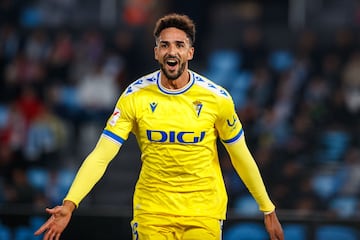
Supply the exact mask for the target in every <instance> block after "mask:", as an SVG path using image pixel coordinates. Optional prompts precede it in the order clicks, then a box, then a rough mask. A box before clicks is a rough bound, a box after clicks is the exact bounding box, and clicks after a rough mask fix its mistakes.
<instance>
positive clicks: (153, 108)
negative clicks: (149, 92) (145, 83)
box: [150, 102, 157, 112]
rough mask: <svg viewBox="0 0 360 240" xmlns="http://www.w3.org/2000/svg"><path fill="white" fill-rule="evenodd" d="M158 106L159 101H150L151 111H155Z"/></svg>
mask: <svg viewBox="0 0 360 240" xmlns="http://www.w3.org/2000/svg"><path fill="white" fill-rule="evenodd" d="M156 107H157V103H156V102H152V103H150V108H151V112H154V111H155V108H156Z"/></svg>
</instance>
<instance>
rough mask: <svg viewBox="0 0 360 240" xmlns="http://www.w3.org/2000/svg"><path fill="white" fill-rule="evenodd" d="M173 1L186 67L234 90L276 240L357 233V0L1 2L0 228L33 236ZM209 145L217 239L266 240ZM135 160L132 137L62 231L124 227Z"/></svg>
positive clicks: (78, 234) (106, 233)
mask: <svg viewBox="0 0 360 240" xmlns="http://www.w3.org/2000/svg"><path fill="white" fill-rule="evenodd" d="M173 11H175V12H179V13H185V14H188V15H189V16H190V17H192V18H193V19H194V20H195V22H196V24H197V28H198V33H197V40H196V44H195V47H196V53H195V59H194V60H193V61H192V62H191V63H190V67H191V68H192V69H193V70H195V71H197V72H199V73H202V74H203V75H205V76H207V77H209V78H210V79H212V80H214V81H215V82H218V83H219V84H221V85H223V86H224V87H226V88H227V89H228V90H229V91H230V92H231V94H232V95H233V97H234V101H235V103H236V107H237V110H238V113H239V115H240V117H241V120H242V122H243V125H244V129H245V132H246V135H247V139H248V144H249V147H250V149H251V150H252V152H253V154H254V157H255V159H256V161H257V163H258V165H259V167H260V169H261V172H262V174H263V176H264V181H265V183H266V185H267V187H268V190H269V193H270V195H271V197H272V198H273V200H274V201H275V203H276V205H277V209H278V213H279V217H280V219H281V221H282V223H283V227H284V229H285V236H286V239H290V240H301V239H310V240H311V239H315V240H325V239H326V240H331V239H337V240H338V239H342V240H352V239H360V235H359V234H360V233H359V231H360V230H359V229H360V118H359V115H360V51H359V50H360V48H359V47H360V38H359V37H360V35H359V27H360V2H359V1H357V0H343V1H336V0H327V1H321V0H289V1H285V0H278V1H255V0H254V1H240V0H239V1H235V0H233V1H230V0H224V1H216V0H208V1H205V0H198V1H190V0H185V1H180V0H178V1H176V0H123V1H117V0H102V1H100V0H88V1H80V0H31V1H25V0H2V1H1V2H0V239H1V240H8V239H15V240H24V239H39V238H35V237H33V236H32V233H33V231H34V229H36V228H37V227H38V226H39V224H41V223H42V222H43V221H44V220H45V219H46V218H47V216H46V214H45V213H44V208H45V207H48V206H54V205H57V204H60V203H61V200H62V198H63V196H64V195H65V194H66V191H67V189H68V187H69V185H70V183H71V181H72V179H73V177H74V174H75V172H76V170H77V168H78V167H79V165H80V163H81V162H82V160H83V159H84V157H85V156H86V155H87V154H88V153H89V151H91V149H92V148H93V147H94V144H95V143H96V141H97V139H98V137H99V134H100V133H101V131H102V128H103V127H104V124H105V121H106V119H107V118H108V116H109V114H110V113H111V112H112V108H113V105H114V103H115V101H116V99H117V97H118V96H119V94H120V93H121V91H122V90H123V89H124V88H125V87H126V86H127V85H128V84H129V83H130V82H132V81H134V80H135V79H136V78H137V77H140V76H141V75H143V74H145V73H148V72H151V71H153V70H154V69H155V68H157V64H156V62H155V61H154V59H153V46H154V41H153V37H152V29H153V26H154V21H155V20H156V19H157V18H158V17H159V16H161V15H163V14H164V13H169V12H173ZM219 152H220V156H221V164H222V166H223V174H224V178H225V180H226V186H227V189H228V193H229V199H230V200H229V212H228V221H226V223H225V226H224V240H233V239H246V240H251V239H253V240H256V239H266V237H265V235H264V234H265V233H264V228H263V224H262V216H261V214H260V213H259V211H258V210H257V207H256V205H255V204H254V201H253V200H252V199H251V198H250V197H249V193H248V192H247V190H246V189H245V187H244V186H243V184H242V182H241V181H240V179H239V178H238V177H237V176H236V174H235V173H234V171H233V170H232V168H231V166H230V164H229V159H228V156H227V155H226V153H225V152H224V149H222V147H219ZM139 166H140V163H139V152H138V148H137V146H136V141H135V139H134V138H133V137H130V139H129V141H128V142H126V144H125V146H124V147H123V148H122V151H121V152H120V153H119V155H118V156H117V159H116V160H114V161H113V162H112V163H111V166H110V169H109V170H108V171H107V173H106V174H105V176H104V177H103V179H102V180H101V182H100V183H99V184H98V185H96V186H95V189H94V190H93V191H92V192H91V193H90V194H89V196H87V197H86V199H85V200H84V202H83V203H82V204H81V207H80V209H78V210H77V211H76V212H75V214H74V218H73V219H72V222H71V224H70V226H69V227H68V228H67V229H66V231H65V232H64V234H63V238H62V239H102V240H104V239H130V225H129V220H130V218H131V196H132V192H133V187H134V183H135V181H136V178H137V174H138V170H139ZM240 236H242V238H241V237H240Z"/></svg>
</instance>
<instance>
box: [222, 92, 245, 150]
mask: <svg viewBox="0 0 360 240" xmlns="http://www.w3.org/2000/svg"><path fill="white" fill-rule="evenodd" d="M218 103H219V104H218V108H219V114H218V118H217V120H216V122H215V128H216V129H217V131H218V133H219V137H220V139H221V141H223V142H224V143H232V142H236V141H237V140H238V139H239V138H240V137H241V136H242V134H243V129H242V124H241V122H240V120H239V117H238V115H237V113H236V111H235V106H234V102H233V100H232V98H231V97H230V96H228V97H221V98H219V101H218Z"/></svg>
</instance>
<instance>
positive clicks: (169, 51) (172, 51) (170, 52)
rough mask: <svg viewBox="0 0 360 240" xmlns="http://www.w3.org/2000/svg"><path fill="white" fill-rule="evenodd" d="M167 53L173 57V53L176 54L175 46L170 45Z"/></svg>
mask: <svg viewBox="0 0 360 240" xmlns="http://www.w3.org/2000/svg"><path fill="white" fill-rule="evenodd" d="M168 53H169V54H170V55H175V53H176V45H175V44H170V45H169V48H168Z"/></svg>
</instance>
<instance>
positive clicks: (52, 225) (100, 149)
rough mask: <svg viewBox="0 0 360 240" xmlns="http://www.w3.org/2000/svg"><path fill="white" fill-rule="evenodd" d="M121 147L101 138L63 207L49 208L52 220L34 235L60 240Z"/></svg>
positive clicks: (81, 170)
mask: <svg viewBox="0 0 360 240" xmlns="http://www.w3.org/2000/svg"><path fill="white" fill-rule="evenodd" d="M120 146H121V145H119V144H118V143H115V142H113V141H112V140H110V139H108V138H107V137H104V136H101V137H100V139H99V141H98V143H97V145H96V147H95V148H94V150H93V151H92V152H91V153H90V154H89V155H88V156H87V158H86V159H85V161H84V162H83V163H82V165H81V167H80V169H79V171H78V173H77V175H76V177H75V179H74V181H73V183H72V185H71V187H70V190H69V193H68V194H67V196H66V197H65V199H64V201H63V204H62V206H56V207H54V208H51V209H49V208H47V209H46V211H47V212H48V213H49V214H51V216H50V218H49V219H48V220H47V221H46V222H45V223H44V224H43V225H42V226H41V227H40V228H39V229H38V230H37V231H36V232H35V233H34V234H35V235H40V234H42V233H44V232H45V235H44V240H52V239H56V240H58V239H59V238H60V235H61V233H62V232H63V231H64V229H65V228H66V226H67V225H68V223H69V222H70V219H71V216H72V212H73V211H74V210H75V208H76V207H78V205H79V203H80V202H81V200H82V199H83V198H84V197H85V196H86V195H87V194H88V193H89V192H90V191H91V189H92V188H93V187H94V185H95V184H96V183H97V182H98V181H99V180H100V178H101V177H102V176H103V174H104V172H105V170H106V167H107V166H108V164H109V163H110V162H111V160H112V159H113V158H114V157H115V155H116V154H117V153H118V151H119V149H120Z"/></svg>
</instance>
